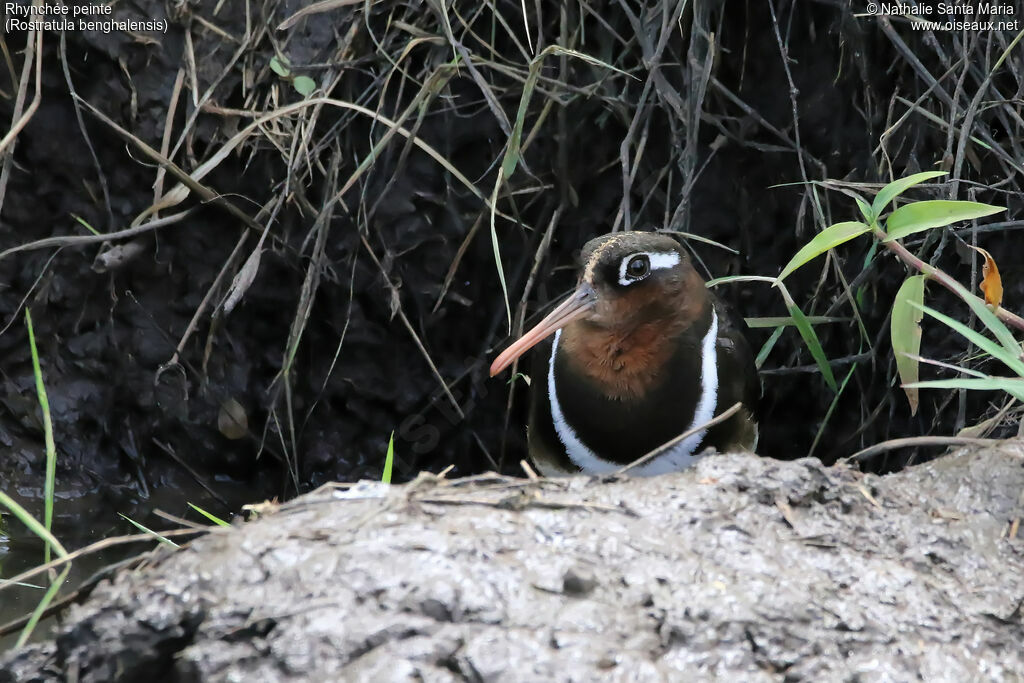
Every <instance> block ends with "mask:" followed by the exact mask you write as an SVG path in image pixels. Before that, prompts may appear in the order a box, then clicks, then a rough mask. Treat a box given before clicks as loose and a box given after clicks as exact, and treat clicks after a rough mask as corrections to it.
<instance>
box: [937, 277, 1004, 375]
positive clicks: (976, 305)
mask: <svg viewBox="0 0 1024 683" xmlns="http://www.w3.org/2000/svg"><path fill="white" fill-rule="evenodd" d="M950 284H951V285H952V286H953V289H954V290H955V291H956V293H957V294H958V295H960V298H961V299H963V300H964V301H965V302H967V305H968V306H970V307H971V310H972V311H974V314H975V315H977V316H978V319H979V320H980V321H981V324H982V325H984V326H985V327H986V328H988V331H989V332H991V333H992V334H993V335H994V336H995V338H996V339H998V340H999V343H1000V344H1002V345H1003V348H1004V349H1006V352H1007V353H1008V354H1009V355H1010V357H1012V358H1020V356H1021V347H1020V343H1019V342H1018V341H1017V339H1016V338H1015V337H1014V336H1013V332H1010V330H1009V328H1008V327H1006V325H1004V324H1003V321H1002V320H1000V319H999V317H998V316H997V315H996V314H995V313H994V312H993V311H992V309H991V308H989V307H988V304H986V303H985V302H984V301H982V300H981V299H979V298H978V297H976V296H974V295H973V294H971V293H970V292H969V291H967V288H966V287H964V286H963V285H961V284H960V283H959V282H957V281H956V280H953V281H951V283H950Z"/></svg>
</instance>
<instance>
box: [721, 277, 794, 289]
mask: <svg viewBox="0 0 1024 683" xmlns="http://www.w3.org/2000/svg"><path fill="white" fill-rule="evenodd" d="M777 281H778V278H774V277H765V276H764V275H726V276H725V277H716V278H712V279H710V280H708V281H707V282H705V283H704V286H705V287H707V288H708V289H711V288H712V287H717V286H718V285H724V284H728V283H730V282H768V283H770V284H773V285H774V284H775V283H776V282H777Z"/></svg>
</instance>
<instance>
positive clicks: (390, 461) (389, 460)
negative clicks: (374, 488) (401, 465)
mask: <svg viewBox="0 0 1024 683" xmlns="http://www.w3.org/2000/svg"><path fill="white" fill-rule="evenodd" d="M394 466H395V433H394V432H391V438H390V439H388V453H387V455H385V456H384V474H382V475H381V477H380V480H381V481H382V482H384V483H385V484H390V483H391V471H392V469H393V468H394Z"/></svg>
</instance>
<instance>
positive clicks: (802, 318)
mask: <svg viewBox="0 0 1024 683" xmlns="http://www.w3.org/2000/svg"><path fill="white" fill-rule="evenodd" d="M777 286H778V288H779V291H780V292H782V298H783V299H785V302H786V308H787V309H788V310H789V314H790V315H791V316H793V324H794V325H796V329H797V331H798V332H799V333H800V336H801V337H802V338H803V340H804V344H806V345H807V350H808V351H810V352H811V356H813V357H814V361H815V362H816V363H817V364H818V368H819V369H820V370H821V376H822V377H823V378H824V379H825V384H827V385H828V386H829V388H830V389H832V391H838V390H839V385H838V384H836V378H835V375H833V374H832V368H831V367H830V366H829V364H828V357H827V356H825V351H824V349H822V348H821V341H820V340H819V339H818V335H817V334H816V333H815V332H814V327H812V326H811V323H810V322H808V321H807V316H806V315H804V312H803V311H801V310H800V307H799V306H797V305H796V302H795V301H793V297H791V296H790V295H789V290H788V289H786V286H785V285H784V284H782V282H781V281H780V282H779V283H778V285H777Z"/></svg>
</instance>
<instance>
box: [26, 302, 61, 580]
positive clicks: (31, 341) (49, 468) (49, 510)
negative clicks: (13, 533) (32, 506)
mask: <svg viewBox="0 0 1024 683" xmlns="http://www.w3.org/2000/svg"><path fill="white" fill-rule="evenodd" d="M25 327H26V328H28V346H29V351H30V352H31V354H32V375H33V376H34V377H35V380H36V397H37V398H38V400H39V409H40V410H41V411H42V414H43V443H44V444H45V446H46V475H45V477H44V479H43V525H44V526H45V527H46V530H47V531H50V530H51V529H52V528H53V497H54V491H55V490H56V489H55V486H54V484H55V482H56V477H57V446H56V442H55V441H54V439H53V419H52V418H51V416H50V400H49V399H48V398H47V396H46V385H45V384H44V383H43V369H42V366H41V365H40V364H39V350H38V349H37V348H36V334H35V331H34V330H33V328H32V312H31V311H30V310H29V309H28V307H27V306H26V307H25ZM50 547H51V546H50V543H49V542H47V544H46V546H45V548H44V549H43V562H49V561H50Z"/></svg>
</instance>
